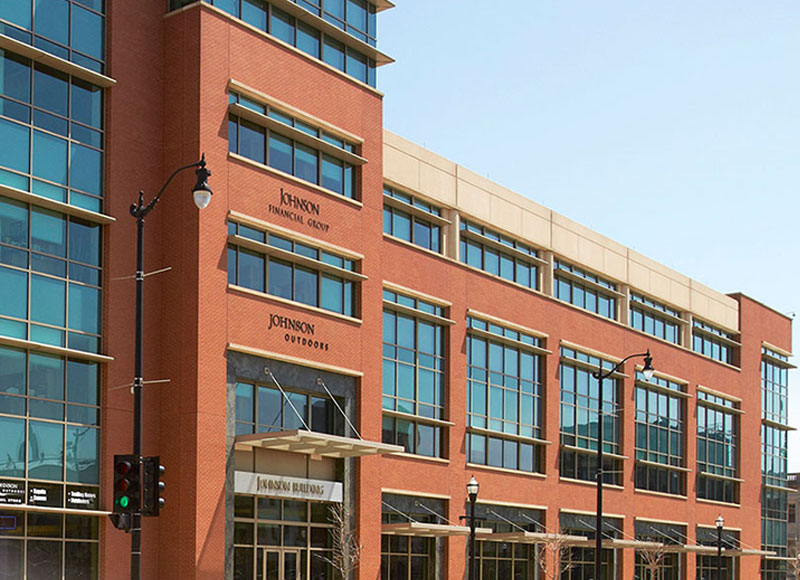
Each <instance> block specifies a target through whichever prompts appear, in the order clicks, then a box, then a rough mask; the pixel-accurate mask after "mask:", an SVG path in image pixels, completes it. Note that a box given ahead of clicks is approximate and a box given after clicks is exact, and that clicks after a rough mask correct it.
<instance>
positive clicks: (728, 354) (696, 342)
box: [692, 318, 739, 364]
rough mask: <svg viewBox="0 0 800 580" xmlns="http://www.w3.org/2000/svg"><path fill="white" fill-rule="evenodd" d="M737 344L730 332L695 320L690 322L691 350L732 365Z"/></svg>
mask: <svg viewBox="0 0 800 580" xmlns="http://www.w3.org/2000/svg"><path fill="white" fill-rule="evenodd" d="M738 346H739V343H738V342H736V341H735V340H734V338H733V335H732V334H731V333H730V332H727V331H725V330H722V329H721V328H717V327H715V326H712V325H710V324H708V323H705V322H703V321H701V320H697V319H696V318H695V319H694V321H693V322H692V350H693V351H695V352H697V353H700V354H702V355H705V356H707V357H710V358H713V359H714V360H718V361H720V362H724V363H727V364H734V354H735V351H736V348H737V347H738Z"/></svg>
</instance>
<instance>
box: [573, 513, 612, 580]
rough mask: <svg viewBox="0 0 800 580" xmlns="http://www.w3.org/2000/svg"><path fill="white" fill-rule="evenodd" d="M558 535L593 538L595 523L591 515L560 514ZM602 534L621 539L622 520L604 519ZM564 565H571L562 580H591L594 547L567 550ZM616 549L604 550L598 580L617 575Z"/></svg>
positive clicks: (608, 578)
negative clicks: (559, 533) (565, 563)
mask: <svg viewBox="0 0 800 580" xmlns="http://www.w3.org/2000/svg"><path fill="white" fill-rule="evenodd" d="M559 522H560V525H561V533H563V534H566V535H574V536H584V537H586V538H589V539H591V540H594V538H595V529H596V528H595V520H594V518H593V517H592V516H585V515H582V514H573V513H568V512H562V513H561V514H559ZM601 525H602V531H603V537H604V538H620V537H622V521H620V520H619V519H617V518H610V517H603V520H602V524H601ZM567 550H568V551H569V552H568V554H567V555H566V558H567V562H570V563H571V566H570V567H569V569H568V570H566V571H565V572H564V573H563V574H562V576H561V579H562V580H588V579H590V578H594V554H595V551H594V547H592V548H583V547H568V548H567ZM616 560H617V558H616V550H613V549H608V548H603V549H602V553H601V555H600V562H601V563H600V576H601V577H600V580H614V579H615V578H617V574H616Z"/></svg>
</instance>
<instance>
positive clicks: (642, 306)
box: [630, 292, 683, 344]
mask: <svg viewBox="0 0 800 580" xmlns="http://www.w3.org/2000/svg"><path fill="white" fill-rule="evenodd" d="M630 308H631V322H630V323H631V326H632V327H633V328H636V329H638V330H641V331H643V332H646V333H647V334H652V335H653V336H657V337H658V338H663V339H664V340H666V341H669V342H671V343H674V344H680V343H681V327H682V324H683V320H682V319H681V313H680V312H679V311H678V310H675V309H674V308H670V307H669V306H667V305H666V304H662V303H661V302H657V301H655V300H651V299H650V298H647V297H646V296H644V295H642V294H639V293H637V292H631V299H630Z"/></svg>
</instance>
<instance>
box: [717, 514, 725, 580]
mask: <svg viewBox="0 0 800 580" xmlns="http://www.w3.org/2000/svg"><path fill="white" fill-rule="evenodd" d="M715 523H716V524H717V580H722V528H723V526H724V525H725V520H723V519H722V514H720V515H718V516H717V521H716V522H715Z"/></svg>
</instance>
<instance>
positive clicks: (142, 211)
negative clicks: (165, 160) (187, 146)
mask: <svg viewBox="0 0 800 580" xmlns="http://www.w3.org/2000/svg"><path fill="white" fill-rule="evenodd" d="M205 165H206V155H205V153H203V156H202V157H201V158H200V161H195V162H194V163H189V164H187V165H183V166H182V167H178V168H177V169H176V170H175V171H173V172H172V175H170V176H169V177H168V178H167V180H166V181H165V182H164V185H162V186H161V189H159V190H158V193H157V194H156V196H155V197H154V198H153V199H152V201H150V203H148V204H147V205H144V193H143V192H141V191H140V192H139V201H138V203H132V204H131V215H132V216H133V217H135V218H137V219H140V218H143V217H145V216H146V215H147V214H148V213H150V211H151V210H152V209H153V208H154V207H155V206H156V204H157V203H158V200H160V199H161V196H162V195H163V193H164V191H166V189H167V186H168V185H169V184H170V182H171V181H172V180H173V179H174V178H175V176H176V175H178V174H179V173H180V172H182V171H186V170H187V169H191V168H193V167H205Z"/></svg>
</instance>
